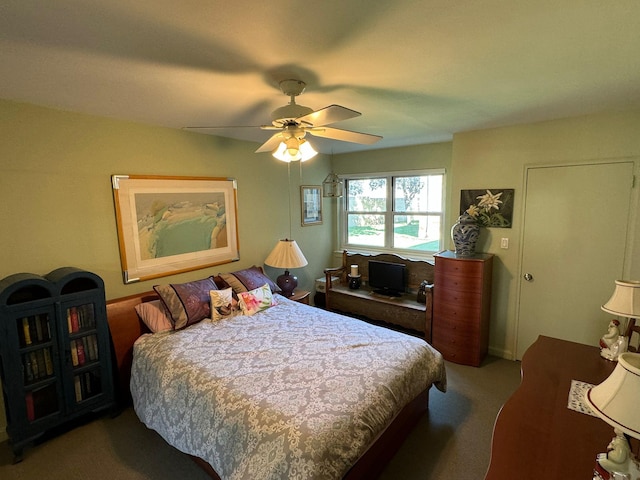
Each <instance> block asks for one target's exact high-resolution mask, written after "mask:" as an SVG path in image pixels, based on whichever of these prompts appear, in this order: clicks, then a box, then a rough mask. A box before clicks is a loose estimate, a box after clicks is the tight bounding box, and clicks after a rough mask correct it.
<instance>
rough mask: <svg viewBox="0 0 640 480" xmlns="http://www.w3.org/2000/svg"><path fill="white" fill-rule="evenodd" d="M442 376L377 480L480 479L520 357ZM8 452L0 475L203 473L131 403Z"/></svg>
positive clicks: (64, 477) (1, 455) (108, 479)
mask: <svg viewBox="0 0 640 480" xmlns="http://www.w3.org/2000/svg"><path fill="white" fill-rule="evenodd" d="M447 376H448V384H449V385H448V391H447V392H446V393H441V392H439V391H437V390H435V389H433V390H432V393H431V400H430V402H431V405H430V410H429V413H428V414H427V415H425V416H424V417H423V418H422V420H421V421H420V422H419V424H418V425H417V427H416V428H415V429H414V430H413V431H412V433H411V435H410V436H409V438H408V439H407V441H406V442H405V443H404V445H403V446H402V448H401V450H400V451H399V452H398V454H397V455H396V456H395V457H394V458H393V460H392V461H391V462H390V463H389V465H388V466H387V468H386V469H385V471H384V472H383V474H382V476H381V477H380V480H398V479H402V480H417V479H431V480H451V479H454V478H455V479H457V480H477V479H482V478H484V474H485V472H486V469H487V467H488V465H489V456H490V452H491V432H492V429H493V423H494V420H495V417H496V415H497V413H498V411H499V409H500V407H501V406H502V404H503V403H504V401H505V400H506V399H507V398H508V397H509V395H511V393H513V391H514V390H515V389H516V388H517V387H518V385H519V383H520V363H519V362H512V361H509V360H503V359H497V358H492V357H489V358H488V359H487V360H486V361H485V362H484V364H483V365H482V367H480V368H474V367H466V366H461V365H456V364H453V363H447ZM12 458H13V457H12V453H11V450H10V448H9V446H8V444H7V443H6V442H5V443H0V478H1V479H2V480H33V479H47V480H49V479H50V480H58V479H60V480H76V479H77V480H80V479H82V480H86V479H92V480H94V479H95V480H102V479H104V480H112V479H119V480H129V479H130V480H135V479H153V480H155V479H158V480H169V479H172V480H173V479H177V478H180V479H189V480H191V479H193V480H200V479H202V480H206V479H208V478H209V477H208V476H207V475H205V474H204V473H203V472H202V471H201V470H200V468H199V467H197V466H196V465H195V464H194V463H193V462H192V461H191V460H190V459H189V458H187V457H186V456H185V455H183V454H181V453H180V452H178V451H176V450H174V449H173V448H171V447H169V446H168V445H167V444H166V443H165V442H164V441H163V440H162V439H161V438H160V437H159V436H158V435H157V434H156V433H155V432H153V431H150V430H148V429H147V428H146V427H144V426H143V425H142V424H141V423H140V422H139V421H138V420H137V418H136V416H135V413H134V412H133V410H132V409H131V408H128V409H126V410H125V411H124V412H123V413H122V414H120V415H119V416H118V417H116V418H110V417H101V418H99V419H97V420H94V421H92V422H90V423H87V424H85V425H82V426H79V427H77V428H74V429H73V430H70V431H68V432H66V433H64V434H61V435H59V436H57V437H54V438H52V439H49V440H47V441H45V442H42V443H40V444H39V445H35V446H33V447H30V448H28V449H26V450H25V455H24V460H23V461H22V462H21V463H18V464H15V465H13V464H12ZM257 480H258V479H257Z"/></svg>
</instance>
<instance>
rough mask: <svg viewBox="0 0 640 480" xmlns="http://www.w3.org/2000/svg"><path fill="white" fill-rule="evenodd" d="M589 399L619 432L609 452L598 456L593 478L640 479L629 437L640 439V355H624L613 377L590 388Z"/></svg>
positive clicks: (587, 392)
mask: <svg viewBox="0 0 640 480" xmlns="http://www.w3.org/2000/svg"><path fill="white" fill-rule="evenodd" d="M585 400H586V402H587V404H588V405H589V406H590V407H591V409H592V410H593V411H594V412H595V413H596V415H598V416H599V417H600V418H601V419H602V420H604V421H605V422H607V423H608V424H609V425H611V426H612V427H613V429H614V432H615V437H613V440H611V442H610V443H609V445H608V447H607V452H606V453H600V454H598V455H597V457H596V468H595V470H594V477H593V478H594V479H605V480H609V479H611V480H613V479H616V480H617V479H621V480H622V479H624V480H639V479H640V464H639V463H638V459H637V458H635V456H634V455H633V452H632V451H631V448H630V446H629V442H628V440H627V437H626V436H625V435H628V436H631V437H633V438H637V439H640V415H639V414H638V406H639V405H640V354H638V353H631V352H626V353H622V354H621V355H620V356H619V357H618V364H617V365H616V368H615V369H614V370H613V372H612V373H611V375H610V376H609V377H608V378H607V379H606V380H605V381H604V382H602V383H601V384H600V385H596V386H595V387H592V388H590V389H588V390H587V391H586V393H585Z"/></svg>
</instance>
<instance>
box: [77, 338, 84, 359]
mask: <svg viewBox="0 0 640 480" xmlns="http://www.w3.org/2000/svg"><path fill="white" fill-rule="evenodd" d="M82 340H83V339H78V340H76V350H77V352H78V353H77V355H78V365H84V363H85V361H86V357H85V353H84V344H83V342H82Z"/></svg>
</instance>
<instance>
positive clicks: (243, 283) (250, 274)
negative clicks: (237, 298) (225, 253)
mask: <svg viewBox="0 0 640 480" xmlns="http://www.w3.org/2000/svg"><path fill="white" fill-rule="evenodd" d="M218 275H219V276H220V277H221V278H222V279H223V280H224V281H225V282H226V283H227V285H229V286H230V287H231V288H233V291H234V292H235V293H240V292H248V291H249V290H254V289H256V288H258V287H261V286H262V285H264V284H265V283H266V284H267V285H269V288H270V289H271V292H273V293H279V292H280V288H279V287H278V286H277V285H276V284H275V283H274V282H273V280H271V279H270V278H269V277H267V276H266V275H265V274H264V272H263V271H262V269H261V268H260V267H256V266H255V265H254V266H253V267H250V268H245V269H244V270H238V271H237V272H231V273H219V274H218Z"/></svg>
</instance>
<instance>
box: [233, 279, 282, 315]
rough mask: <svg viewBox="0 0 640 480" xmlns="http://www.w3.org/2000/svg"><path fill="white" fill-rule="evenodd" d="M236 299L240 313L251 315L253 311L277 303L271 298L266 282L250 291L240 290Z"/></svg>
mask: <svg viewBox="0 0 640 480" xmlns="http://www.w3.org/2000/svg"><path fill="white" fill-rule="evenodd" d="M238 300H239V301H240V308H241V309H242V313H243V314H245V315H253V314H254V313H258V312H261V311H262V310H266V309H267V308H269V307H270V306H272V305H277V304H276V303H275V302H274V300H273V294H272V293H271V288H270V287H269V284H267V283H265V284H264V285H263V286H262V287H260V288H256V289H254V290H251V291H250V292H240V293H239V294H238Z"/></svg>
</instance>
